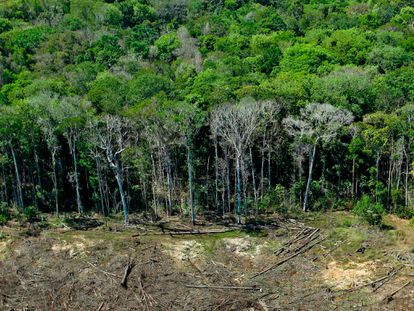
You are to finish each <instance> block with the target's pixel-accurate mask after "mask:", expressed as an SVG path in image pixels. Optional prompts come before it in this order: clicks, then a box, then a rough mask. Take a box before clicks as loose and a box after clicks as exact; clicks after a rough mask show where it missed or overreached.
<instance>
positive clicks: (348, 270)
mask: <svg viewBox="0 0 414 311" xmlns="http://www.w3.org/2000/svg"><path fill="white" fill-rule="evenodd" d="M376 268H377V266H376V264H375V262H373V261H367V262H363V263H355V262H354V263H350V264H347V265H345V266H341V265H340V264H339V263H338V262H336V261H332V262H330V263H329V264H328V265H327V267H326V270H325V271H323V272H322V276H323V279H324V280H325V282H327V283H328V284H330V285H331V286H333V287H334V288H335V289H348V288H352V287H356V286H358V285H361V284H364V283H366V282H368V281H369V279H370V277H371V276H372V275H373V274H374V273H375V270H376Z"/></svg>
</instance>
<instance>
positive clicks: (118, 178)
mask: <svg viewBox="0 0 414 311" xmlns="http://www.w3.org/2000/svg"><path fill="white" fill-rule="evenodd" d="M115 175H116V181H117V183H118V189H119V194H120V195H121V201H122V208H123V210H124V223H125V225H127V224H128V223H129V217H128V206H127V201H126V197H125V193H124V188H123V185H122V170H121V166H120V164H119V162H118V160H115Z"/></svg>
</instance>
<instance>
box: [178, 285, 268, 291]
mask: <svg viewBox="0 0 414 311" xmlns="http://www.w3.org/2000/svg"><path fill="white" fill-rule="evenodd" d="M185 287H188V288H197V289H224V290H225V289H230V290H253V291H259V292H262V291H263V290H262V289H261V288H260V287H256V286H215V285H191V284H187V285H186V286H185Z"/></svg>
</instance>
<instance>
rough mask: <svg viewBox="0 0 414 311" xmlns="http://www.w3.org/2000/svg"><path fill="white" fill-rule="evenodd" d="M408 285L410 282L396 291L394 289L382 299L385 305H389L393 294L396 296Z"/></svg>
mask: <svg viewBox="0 0 414 311" xmlns="http://www.w3.org/2000/svg"><path fill="white" fill-rule="evenodd" d="M410 284H411V281H408V282H407V283H405V284H404V285H403V286H401V287H399V288H398V289H396V290H395V291H393V292H392V293H391V294H389V295H388V296H386V297H385V298H384V301H385V302H386V303H390V302H391V301H392V300H393V299H394V296H395V294H397V293H398V292H399V291H400V290H402V289H403V288H405V287H407V286H408V285H410Z"/></svg>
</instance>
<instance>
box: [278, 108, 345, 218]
mask: <svg viewBox="0 0 414 311" xmlns="http://www.w3.org/2000/svg"><path fill="white" fill-rule="evenodd" d="M352 120H353V116H352V114H351V113H350V112H349V111H347V110H342V109H338V108H335V107H334V106H332V105H329V104H318V103H313V104H309V105H307V106H306V107H305V108H304V109H302V110H301V112H300V116H299V117H287V118H285V119H284V120H283V124H284V126H285V128H286V131H287V133H288V135H290V136H293V137H294V138H295V139H299V140H302V141H304V142H306V143H307V144H309V145H310V146H311V147H312V151H311V152H310V155H309V173H308V180H307V183H306V190H305V196H304V201H303V210H304V211H306V210H307V209H308V204H309V193H310V186H311V182H312V174H313V168H314V162H315V156H316V150H317V147H318V145H319V144H320V143H327V142H330V141H332V140H333V139H334V138H335V137H336V136H337V135H338V134H339V129H340V128H341V127H342V126H344V125H348V124H350V123H351V122H352Z"/></svg>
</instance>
